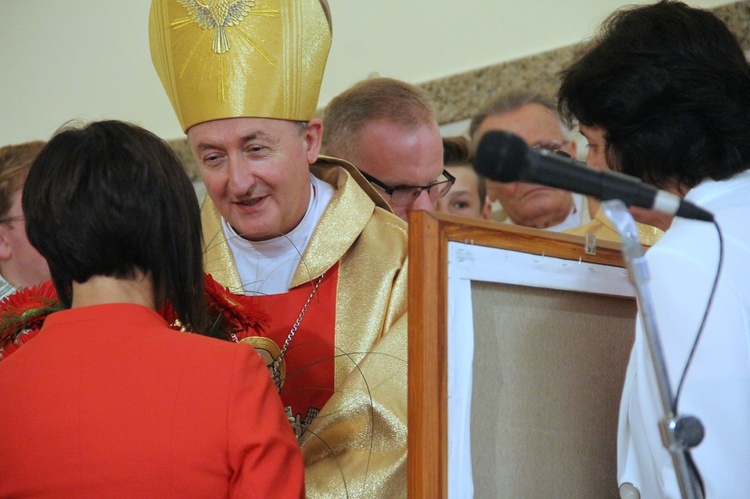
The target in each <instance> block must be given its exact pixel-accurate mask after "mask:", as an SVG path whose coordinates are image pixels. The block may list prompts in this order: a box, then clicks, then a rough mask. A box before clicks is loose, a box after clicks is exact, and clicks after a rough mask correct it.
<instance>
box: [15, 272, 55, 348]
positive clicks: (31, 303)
mask: <svg viewBox="0 0 750 499" xmlns="http://www.w3.org/2000/svg"><path fill="white" fill-rule="evenodd" d="M61 309H62V305H60V300H58V298H57V291H55V286H54V284H52V281H45V282H43V283H42V284H39V285H38V286H32V287H30V288H25V289H21V290H19V291H16V292H15V293H13V294H11V295H8V296H6V297H5V298H3V300H2V301H0V360H2V359H4V358H6V357H7V356H8V355H10V354H11V353H13V352H15V351H16V350H18V349H19V348H20V347H21V345H23V344H24V343H26V342H28V341H29V340H31V339H32V338H33V337H34V336H36V335H37V333H38V332H39V329H41V327H42V324H44V319H46V318H47V316H48V315H49V314H51V313H53V312H57V311H58V310H61Z"/></svg>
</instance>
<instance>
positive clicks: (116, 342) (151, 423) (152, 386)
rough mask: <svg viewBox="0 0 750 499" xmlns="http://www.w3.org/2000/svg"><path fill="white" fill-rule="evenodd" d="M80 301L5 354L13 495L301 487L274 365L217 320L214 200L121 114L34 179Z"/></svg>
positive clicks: (47, 244)
mask: <svg viewBox="0 0 750 499" xmlns="http://www.w3.org/2000/svg"><path fill="white" fill-rule="evenodd" d="M23 208H24V213H25V217H26V229H27V232H28V236H29V240H30V241H31V243H32V245H34V247H36V248H37V249H38V250H39V252H40V253H41V254H42V255H43V256H44V257H45V258H46V259H47V261H48V263H49V266H50V271H51V274H52V278H53V281H54V284H55V288H56V289H57V293H58V296H59V298H60V301H61V303H62V304H63V306H64V307H65V310H63V311H60V312H57V313H54V314H52V315H50V316H49V317H48V318H47V319H46V321H45V324H44V326H43V327H42V329H41V331H40V332H39V334H38V335H37V336H36V337H35V338H34V339H33V340H32V341H29V342H28V343H27V344H26V345H24V347H23V348H21V349H20V350H18V351H17V352H15V353H14V354H13V355H12V356H9V357H8V358H7V359H5V360H4V361H3V362H1V363H0V394H1V395H0V397H2V402H0V427H1V428H2V430H0V497H31V496H35V497H36V496H55V497H62V496H64V497H73V496H74V497H108V498H111V497H210V498H215V497H243V498H245V497H300V496H302V495H303V490H304V487H303V466H302V459H301V455H300V451H299V447H298V445H297V442H296V441H295V439H294V434H293V432H292V429H291V427H290V426H289V424H288V422H287V421H286V418H285V416H284V414H283V410H282V407H281V402H280V399H279V397H278V395H277V394H276V391H275V390H274V387H273V384H272V382H271V379H270V376H269V374H268V371H267V369H266V367H265V365H263V363H262V361H261V359H260V357H259V356H258V355H257V354H256V353H255V351H254V350H253V349H252V348H251V347H249V346H247V345H244V344H239V345H238V344H233V343H229V342H222V341H218V340H215V339H212V338H207V337H205V336H200V335H197V334H188V333H184V332H179V331H176V330H174V329H172V328H170V327H169V324H167V322H166V321H165V319H164V318H163V317H162V316H161V315H160V314H158V313H157V310H159V309H160V308H161V307H162V305H163V304H164V303H166V302H169V303H171V305H172V306H173V308H174V310H175V312H176V315H177V317H179V318H180V320H181V322H182V324H185V325H193V326H194V329H199V328H200V327H202V325H203V324H204V323H205V322H204V313H203V303H202V302H203V268H202V244H201V230H200V219H199V208H198V203H197V200H196V197H195V194H194V191H193V187H192V184H191V183H190V181H189V179H188V178H187V176H186V174H185V172H184V170H183V168H182V166H181V165H180V163H179V161H178V160H177V159H176V157H175V156H174V155H173V153H172V152H171V150H170V149H169V147H168V146H167V145H166V144H165V143H164V142H162V141H161V140H160V139H158V138H157V137H155V136H154V135H152V134H151V133H149V132H147V131H146V130H143V129H141V128H138V127H136V126H133V125H129V124H125V123H122V122H116V121H106V122H98V123H92V124H89V125H87V126H85V127H83V128H68V129H64V130H62V131H60V132H58V133H57V134H56V135H55V136H54V137H53V138H52V139H51V140H50V141H49V143H48V144H47V145H46V146H45V148H44V149H43V150H42V152H41V153H40V155H39V157H38V159H37V160H36V161H35V163H34V165H33V166H32V168H31V171H30V173H29V176H28V180H27V182H26V185H25V187H24V191H23Z"/></svg>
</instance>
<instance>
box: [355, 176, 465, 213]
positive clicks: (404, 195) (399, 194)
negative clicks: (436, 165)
mask: <svg viewBox="0 0 750 499" xmlns="http://www.w3.org/2000/svg"><path fill="white" fill-rule="evenodd" d="M360 173H361V174H362V176H363V177H365V178H366V179H367V180H368V181H369V182H370V183H371V184H374V185H376V186H378V187H380V188H381V189H382V190H383V191H385V193H386V194H388V196H390V198H391V199H390V204H391V206H409V205H410V204H412V203H413V202H414V201H416V200H417V198H418V197H419V195H420V194H422V191H427V195H428V196H430V200H431V201H432V202H433V203H434V202H435V201H437V200H438V199H440V198H441V197H443V196H445V195H446V194H448V191H449V190H450V188H451V187H452V186H453V183H454V182H455V181H456V177H454V176H453V175H451V174H450V173H448V171H447V170H443V173H442V174H441V177H443V179H438V180H436V181H435V182H433V183H431V184H428V185H404V186H399V187H391V186H389V185H386V184H385V183H383V182H381V181H380V180H378V179H376V178H375V177H373V176H372V175H368V174H367V173H365V172H363V171H362V170H360Z"/></svg>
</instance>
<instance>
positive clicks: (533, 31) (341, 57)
mask: <svg viewBox="0 0 750 499" xmlns="http://www.w3.org/2000/svg"><path fill="white" fill-rule="evenodd" d="M329 3H330V6H331V10H332V14H333V30H334V37H333V48H332V49H331V55H330V58H329V63H328V69H327V73H326V76H325V79H324V82H323V88H322V92H321V100H320V104H321V105H323V104H325V103H326V102H328V101H329V100H330V99H331V98H332V97H333V96H334V95H336V94H337V93H338V92H340V91H341V90H343V89H345V88H346V87H348V86H349V85H351V84H352V83H354V82H355V81H358V80H360V79H362V78H365V77H367V76H368V75H370V74H373V73H377V74H380V75H381V76H391V77H395V78H399V79H403V80H406V81H409V82H412V83H422V82H425V81H429V80H433V79H436V78H442V77H445V76H448V75H452V74H455V73H461V72H464V71H468V70H471V69H476V68H479V67H483V66H488V65H493V64H497V63H500V62H504V61H508V60H512V59H516V58H519V57H523V56H527V55H530V54H536V53H540V52H544V51H548V50H551V49H554V48H558V47H562V46H566V45H570V44H572V43H575V42H577V41H580V40H581V39H583V38H586V37H588V36H589V35H591V34H592V33H593V31H594V30H595V28H596V26H597V25H598V23H599V22H600V21H601V20H602V19H603V18H604V17H605V16H606V15H607V14H608V13H609V12H611V11H612V10H613V9H615V8H616V7H618V6H620V5H624V4H625V3H648V2H644V1H637V2H624V1H622V0H531V1H528V2H523V3H522V2H518V1H516V0H464V1H456V0H410V1H408V2H404V1H403V0H377V1H372V0H329ZM688 3H690V4H691V5H695V6H700V7H706V8H710V7H715V6H718V5H723V4H727V3H733V2H732V1H729V2H728V1H726V0H688ZM149 4H150V0H127V1H118V2H115V1H113V0H0V116H1V117H2V118H0V145H3V144H9V143H15V142H21V141H26V140H31V139H37V138H47V137H49V135H50V134H51V133H53V132H54V130H55V129H56V128H57V127H58V126H60V125H61V124H63V123H64V122H66V121H68V120H70V119H82V120H92V119H102V118H116V119H123V120H128V121H132V122H135V123H138V124H140V125H142V126H144V127H146V128H148V129H150V130H152V131H153V132H155V133H156V134H157V135H160V136H162V137H164V138H166V139H171V138H178V137H181V136H182V133H181V130H180V128H179V125H178V123H177V120H176V119H175V117H174V115H173V113H172V110H171V107H170V105H169V102H168V100H167V98H166V96H165V94H164V92H163V90H162V88H161V86H160V84H159V80H158V78H157V77H156V74H155V72H154V70H153V67H152V66H151V61H150V56H149V50H148V39H147V38H148V37H147V21H148V9H149Z"/></svg>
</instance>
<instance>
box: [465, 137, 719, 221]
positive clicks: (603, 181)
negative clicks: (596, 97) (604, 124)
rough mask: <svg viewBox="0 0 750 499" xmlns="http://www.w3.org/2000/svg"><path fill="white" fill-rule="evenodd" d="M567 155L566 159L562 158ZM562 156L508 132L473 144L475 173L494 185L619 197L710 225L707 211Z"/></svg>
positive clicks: (672, 195) (710, 219) (670, 195)
mask: <svg viewBox="0 0 750 499" xmlns="http://www.w3.org/2000/svg"><path fill="white" fill-rule="evenodd" d="M565 156H567V155H565ZM565 156H563V155H562V154H555V153H551V152H550V151H547V150H544V149H540V150H538V151H537V150H534V149H532V148H530V147H529V146H528V145H526V143H525V142H524V141H523V139H521V138H520V137H518V136H516V135H513V134H511V133H507V132H501V131H496V130H493V131H490V132H487V133H486V134H485V135H484V137H482V140H481V141H480V142H479V146H477V152H476V155H475V157H474V170H476V172H477V173H478V174H480V175H482V176H483V177H486V178H488V179H490V180H494V181H496V182H531V183H534V184H541V185H546V186H548V187H554V188H557V189H564V190H566V191H571V192H576V193H578V194H584V195H586V196H593V197H595V198H599V199H601V200H607V199H619V200H621V201H622V202H623V203H625V204H626V205H628V206H640V207H641V208H646V209H649V210H654V211H658V212H659V213H665V214H667V215H676V216H678V217H683V218H689V219H692V220H703V221H705V222H713V220H714V216H713V214H711V213H710V212H708V211H706V210H704V209H703V208H700V207H698V206H696V205H695V204H693V203H690V202H689V201H685V200H684V199H682V198H680V197H679V196H676V195H674V194H672V193H669V192H667V191H663V190H660V189H657V188H656V187H654V186H653V185H649V184H644V183H643V182H642V181H641V180H640V179H638V178H636V177H632V176H630V175H625V174H623V173H619V172H613V171H600V170H594V169H592V168H589V167H587V166H586V165H585V164H584V163H581V162H579V161H576V160H574V159H571V158H568V157H565Z"/></svg>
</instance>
